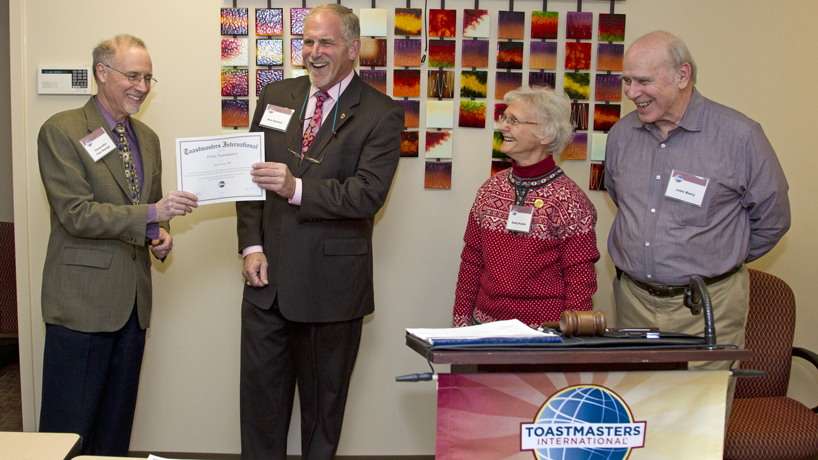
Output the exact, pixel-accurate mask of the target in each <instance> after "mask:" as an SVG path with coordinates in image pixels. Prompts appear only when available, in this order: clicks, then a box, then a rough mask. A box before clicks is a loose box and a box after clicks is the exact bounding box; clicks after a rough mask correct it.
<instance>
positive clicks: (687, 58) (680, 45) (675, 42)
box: [667, 36, 696, 85]
mask: <svg viewBox="0 0 818 460" xmlns="http://www.w3.org/2000/svg"><path fill="white" fill-rule="evenodd" d="M667 54H668V56H669V57H670V62H671V65H672V68H673V70H674V71H675V72H678V71H679V69H681V68H682V65H684V63H685V62H687V63H688V64H690V81H691V82H693V84H694V85H695V84H696V61H694V60H693V55H692V54H690V50H689V49H688V48H687V45H686V44H685V42H684V41H682V39H681V38H679V37H676V36H673V39H671V40H670V41H669V42H668V44H667Z"/></svg>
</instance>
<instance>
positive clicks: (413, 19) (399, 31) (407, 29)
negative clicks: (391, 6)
mask: <svg viewBox="0 0 818 460" xmlns="http://www.w3.org/2000/svg"><path fill="white" fill-rule="evenodd" d="M422 27H423V10H422V9H420V8H395V35H415V36H416V35H420V30H421V28H422Z"/></svg>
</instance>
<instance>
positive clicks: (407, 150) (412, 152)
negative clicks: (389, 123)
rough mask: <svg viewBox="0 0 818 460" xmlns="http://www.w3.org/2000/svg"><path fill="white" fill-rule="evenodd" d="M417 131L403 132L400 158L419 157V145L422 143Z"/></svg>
mask: <svg viewBox="0 0 818 460" xmlns="http://www.w3.org/2000/svg"><path fill="white" fill-rule="evenodd" d="M419 134H420V133H419V132H417V131H403V132H401V133H400V137H401V142H400V156H402V157H417V156H418V151H419V150H418V144H419V143H420V136H419Z"/></svg>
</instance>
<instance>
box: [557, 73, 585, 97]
mask: <svg viewBox="0 0 818 460" xmlns="http://www.w3.org/2000/svg"><path fill="white" fill-rule="evenodd" d="M563 83H564V85H563V88H564V89H565V94H567V95H568V97H570V98H571V99H584V100H587V99H588V98H589V96H590V94H591V74H590V73H586V72H571V73H569V72H566V73H565V79H564V81H563Z"/></svg>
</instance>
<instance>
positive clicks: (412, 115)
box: [395, 99, 420, 128]
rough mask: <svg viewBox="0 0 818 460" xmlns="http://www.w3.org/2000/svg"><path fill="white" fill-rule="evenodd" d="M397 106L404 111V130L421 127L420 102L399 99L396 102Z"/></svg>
mask: <svg viewBox="0 0 818 460" xmlns="http://www.w3.org/2000/svg"><path fill="white" fill-rule="evenodd" d="M395 104H398V107H400V108H402V109H403V115H404V116H403V127H404V128H418V127H420V101H410V100H406V99H398V100H396V101H395Z"/></svg>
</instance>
